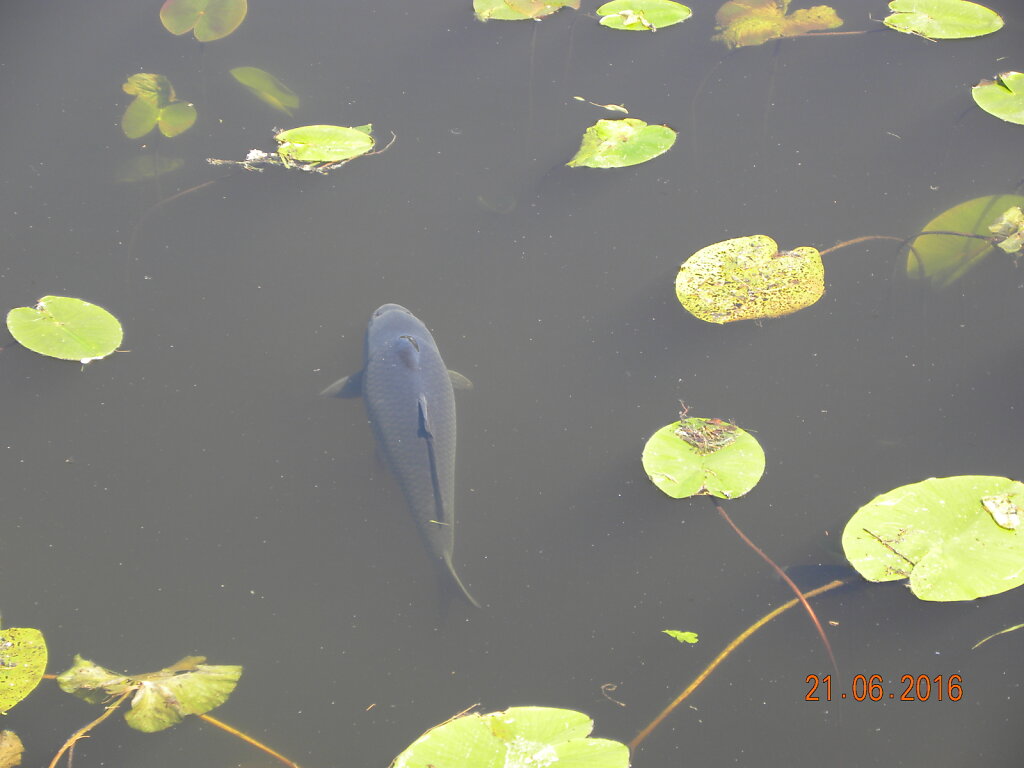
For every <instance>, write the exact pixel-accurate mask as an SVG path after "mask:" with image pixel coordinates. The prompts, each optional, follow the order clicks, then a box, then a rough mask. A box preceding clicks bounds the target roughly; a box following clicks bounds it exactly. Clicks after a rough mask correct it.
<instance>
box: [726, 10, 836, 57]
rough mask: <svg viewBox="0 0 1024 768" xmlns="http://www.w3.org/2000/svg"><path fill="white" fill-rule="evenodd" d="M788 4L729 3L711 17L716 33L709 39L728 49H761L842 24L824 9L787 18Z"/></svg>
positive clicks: (794, 13) (801, 11)
mask: <svg viewBox="0 0 1024 768" xmlns="http://www.w3.org/2000/svg"><path fill="white" fill-rule="evenodd" d="M789 2H790V0H730V1H729V2H727V3H725V4H724V5H723V6H722V7H721V8H719V9H718V13H716V14H715V24H716V27H715V28H716V29H718V30H719V33H718V34H717V35H715V36H714V38H712V39H713V40H721V41H722V42H723V43H725V44H726V45H727V46H728V47H729V48H742V47H744V46H748V45H762V44H763V43H766V42H768V41H769V40H775V39H776V38H780V37H796V36H798V35H805V34H807V33H808V32H819V31H822V30H826V29H835V28H837V27H841V26H842V25H843V20H842V19H841V18H839V15H838V14H837V13H836V12H835V10H834V9H832V8H830V7H829V6H827V5H816V6H814V7H813V8H804V9H801V10H797V11H793V13H790V14H788V15H787V13H786V11H788V10H789Z"/></svg>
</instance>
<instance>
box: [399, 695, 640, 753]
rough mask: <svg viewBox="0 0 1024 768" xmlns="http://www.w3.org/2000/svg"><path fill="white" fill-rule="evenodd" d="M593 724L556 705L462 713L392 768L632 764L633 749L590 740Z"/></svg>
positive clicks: (409, 750)
mask: <svg viewBox="0 0 1024 768" xmlns="http://www.w3.org/2000/svg"><path fill="white" fill-rule="evenodd" d="M593 727H594V721H593V720H591V719H590V718H589V717H587V716H586V715H584V714H583V713H581V712H575V711H573V710H571V709H555V708H552V707H511V708H510V709H507V710H505V711H504V712H492V713H490V714H486V715H478V714H475V713H474V714H469V715H463V716H461V717H456V718H454V719H453V720H449V721H448V722H446V723H442V724H441V725H439V726H437V727H435V728H431V729H430V730H429V731H427V732H426V733H425V734H423V735H422V736H420V737H419V738H418V739H416V741H414V742H413V743H412V744H411V745H410V746H409V747H408V748H407V749H406V750H405V751H404V752H402V754H400V755H399V756H398V757H396V758H395V759H394V761H393V762H392V764H391V768H440V766H457V765H463V766H472V768H538V767H543V768H552V767H553V766H563V767H564V768H628V766H629V748H628V747H627V746H626V745H625V744H621V743H619V742H617V741H611V740H609V739H592V738H588V737H589V734H590V732H591V730H593Z"/></svg>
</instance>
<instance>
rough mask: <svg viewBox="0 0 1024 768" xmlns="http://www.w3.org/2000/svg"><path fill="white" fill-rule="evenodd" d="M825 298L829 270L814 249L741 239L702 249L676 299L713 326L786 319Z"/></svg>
mask: <svg viewBox="0 0 1024 768" xmlns="http://www.w3.org/2000/svg"><path fill="white" fill-rule="evenodd" d="M824 293H825V267H824V265H823V264H822V263H821V256H820V255H819V253H818V251H817V250H816V249H814V248H810V247H806V246H804V247H800V248H794V249H793V250H791V251H780V250H779V246H778V245H777V244H776V243H775V241H774V240H772V239H771V238H770V237H768V236H767V235H753V236H751V237H737V238H733V239H732V240H723V241H722V242H720V243H715V244H713V245H709V246H706V247H705V248H701V249H700V250H699V251H697V252H696V253H695V254H693V255H692V256H691V257H690V258H688V259H687V260H686V261H684V262H683V264H682V266H681V267H680V268H679V274H678V275H677V276H676V297H677V298H678V299H679V303H680V304H682V305H683V306H684V307H685V308H686V311H687V312H689V313H690V314H692V315H693V316H694V317H697V318H699V319H701V320H705V321H707V322H709V323H732V322H736V321H737V320H756V319H760V318H764V317H781V316H782V315H789V314H792V313H793V312H796V311H798V310H801V309H804V308H805V307H809V306H811V305H812V304H813V303H814V302H816V301H817V300H818V299H820V298H821V297H822V295H823V294H824Z"/></svg>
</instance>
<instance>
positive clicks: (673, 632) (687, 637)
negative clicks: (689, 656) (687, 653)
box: [661, 629, 699, 645]
mask: <svg viewBox="0 0 1024 768" xmlns="http://www.w3.org/2000/svg"><path fill="white" fill-rule="evenodd" d="M661 631H662V632H664V633H665V634H666V635H668V636H669V637H674V638H675V639H676V640H678V641H679V642H680V643H690V644H691V645H692V644H693V643H696V642H697V640H698V639H699V638H698V637H697V633H696V632H682V631H680V630H678V629H663V630H661Z"/></svg>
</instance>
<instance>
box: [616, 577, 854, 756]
mask: <svg viewBox="0 0 1024 768" xmlns="http://www.w3.org/2000/svg"><path fill="white" fill-rule="evenodd" d="M846 583H847V582H846V581H844V580H843V579H836V580H835V581H830V582H829V583H828V584H825V585H824V586H821V587H818V588H817V589H812V590H811V591H810V592H806V593H804V594H803V597H804V598H805V599H806V598H808V597H817V596H818V595H820V594H823V593H825V592H828V591H830V590H833V589H836V588H837V587H841V586H843V585H844V584H846ZM799 602H800V601H799V600H797V599H796V598H793V599H792V600H790V601H789V602H788V603H784V604H783V605H780V606H779V607H778V608H776V609H775V610H774V611H772V612H771V613H768V614H766V615H764V616H762V617H761V618H760V619H758V620H757V621H756V622H754V623H753V624H752V625H750V626H749V627H748V628H747V629H745V630H744V631H743V632H742V633H740V635H739V636H738V637H736V639H735V640H733V641H732V642H731V643H729V644H728V645H727V646H726V647H725V648H724V649H723V650H722V652H721V653H719V654H718V655H717V656H716V657H715V658H714V660H713V661H712V662H711V663H710V664H708V665H707V667H705V668H704V671H702V672H701V673H700V674H699V675H697V677H695V678H694V680H693V682H692V683H690V684H689V685H688V686H686V689H685V690H684V691H683V692H682V693H680V694H679V695H678V696H676V698H675V700H674V701H673V702H672V703H671V704H669V705H668V706H667V707H665V709H663V710H662V711H661V714H659V715H658V716H657V717H656V718H654V720H652V721H651V722H650V723H649V724H648V725H647V726H646V727H645V728H644V729H643V730H642V731H640V732H639V733H638V734H637V735H636V736H634V737H633V740H632V741H630V742H629V749H630V751H631V752H632V751H635V750H636V748H637V747H638V746H640V744H641V743H642V742H643V741H644V739H646V738H647V737H648V736H650V735H651V732H652V731H654V729H655V728H657V727H658V726H659V725H661V723H662V721H664V719H665V718H666V717H668V716H669V715H670V714H672V712H673V711H674V710H675V709H676V707H678V706H679V705H680V704H682V703H683V701H685V700H686V699H687V698H688V697H689V696H690V694H691V693H693V692H694V691H695V690H697V688H698V687H700V684H701V683H703V682H704V681H705V680H707V679H708V677H710V675H711V673H712V672H714V671H715V669H716V668H717V667H718V665H719V664H721V663H722V662H723V661H725V659H726V657H728V656H729V654H731V653H732V652H733V651H735V650H736V649H737V648H739V647H740V646H741V645H742V644H743V643H744V642H745V641H746V640H747V638H749V637H750V636H751V635H753V634H754V633H755V632H757V630H759V629H761V627H763V626H764V625H765V624H767V623H769V622H770V621H771V620H772V619H774V618H776V617H777V616H780V615H781V614H783V613H785V612H786V611H788V610H789V609H790V608H792V607H793V606H795V605H797V603H799Z"/></svg>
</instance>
